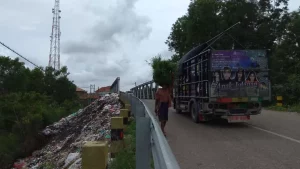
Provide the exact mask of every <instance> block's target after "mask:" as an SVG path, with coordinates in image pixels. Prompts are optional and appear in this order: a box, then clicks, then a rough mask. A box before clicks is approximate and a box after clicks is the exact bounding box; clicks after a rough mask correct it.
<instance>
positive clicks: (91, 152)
mask: <svg viewBox="0 0 300 169" xmlns="http://www.w3.org/2000/svg"><path fill="white" fill-rule="evenodd" d="M81 157H82V163H81V166H82V169H106V168H107V163H108V144H107V142H106V141H99V142H93V141H90V142H87V143H85V144H84V145H83V147H82V155H81Z"/></svg>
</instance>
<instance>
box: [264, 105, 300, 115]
mask: <svg viewBox="0 0 300 169" xmlns="http://www.w3.org/2000/svg"><path fill="white" fill-rule="evenodd" d="M267 109H269V110H274V111H282V112H297V113H300V105H292V106H282V107H281V106H276V105H275V106H269V107H267Z"/></svg>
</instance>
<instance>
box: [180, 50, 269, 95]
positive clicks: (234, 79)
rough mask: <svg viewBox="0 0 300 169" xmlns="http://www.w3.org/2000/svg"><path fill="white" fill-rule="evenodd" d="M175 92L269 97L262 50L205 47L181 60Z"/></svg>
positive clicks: (265, 65) (181, 93) (265, 54)
mask: <svg viewBox="0 0 300 169" xmlns="http://www.w3.org/2000/svg"><path fill="white" fill-rule="evenodd" d="M178 66H179V70H178V71H179V72H180V73H178V79H176V83H175V85H176V87H175V96H176V97H179V98H182V99H184V98H185V99H184V100H188V99H189V98H191V97H195V98H202V99H208V100H210V101H225V100H226V101H230V99H231V100H232V99H240V100H241V101H243V100H244V101H245V100H249V99H250V100H251V99H252V100H253V101H254V100H270V99H271V98H270V95H271V92H270V91H271V90H270V81H269V73H268V72H269V68H268V57H267V52H266V50H210V49H208V50H205V51H202V52H200V53H198V54H195V55H194V56H192V57H189V58H188V59H186V60H181V62H180V65H178Z"/></svg>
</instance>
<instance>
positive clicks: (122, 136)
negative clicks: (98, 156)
mask: <svg viewBox="0 0 300 169" xmlns="http://www.w3.org/2000/svg"><path fill="white" fill-rule="evenodd" d="M123 138H124V133H123V131H121V132H120V140H123Z"/></svg>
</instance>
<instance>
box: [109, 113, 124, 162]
mask: <svg viewBox="0 0 300 169" xmlns="http://www.w3.org/2000/svg"><path fill="white" fill-rule="evenodd" d="M123 138H124V124H123V117H112V118H111V145H110V152H111V156H112V157H114V155H115V153H118V152H119V151H120V150H121V149H123V148H124V140H123Z"/></svg>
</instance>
